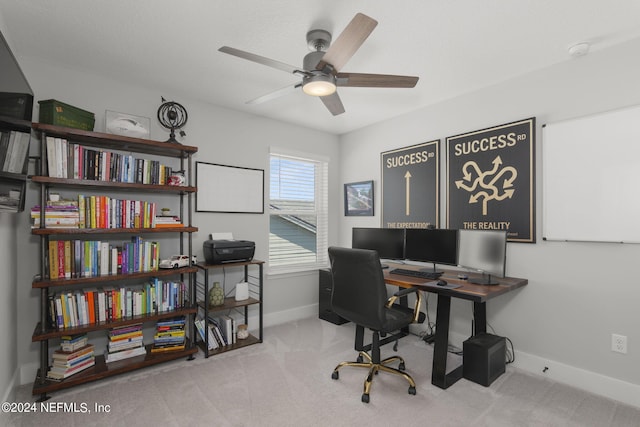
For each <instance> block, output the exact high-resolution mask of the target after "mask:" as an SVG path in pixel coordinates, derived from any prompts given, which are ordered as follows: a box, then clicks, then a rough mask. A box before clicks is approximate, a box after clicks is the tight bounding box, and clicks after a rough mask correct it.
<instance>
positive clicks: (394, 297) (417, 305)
mask: <svg viewBox="0 0 640 427" xmlns="http://www.w3.org/2000/svg"><path fill="white" fill-rule="evenodd" d="M412 293H415V294H416V303H415V305H414V307H413V323H418V319H419V318H420V307H422V292H420V289H418V288H403V289H400V290H399V291H398V292H396V293H394V294H393V295H392V296H391V298H389V299H388V300H387V305H386V306H387V308H389V307H391V306H392V305H393V303H394V302H395V301H396V300H397V299H398V298H400V297H404V296H407V295H409V294H412Z"/></svg>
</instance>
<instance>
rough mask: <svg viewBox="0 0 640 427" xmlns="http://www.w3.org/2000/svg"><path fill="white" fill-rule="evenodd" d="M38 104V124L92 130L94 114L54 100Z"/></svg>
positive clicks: (94, 120) (94, 119)
mask: <svg viewBox="0 0 640 427" xmlns="http://www.w3.org/2000/svg"><path fill="white" fill-rule="evenodd" d="M38 104H40V116H39V121H40V123H46V124H49V125H56V126H64V127H69V128H75V129H82V130H90V131H92V130H93V125H94V124H95V122H96V117H95V114H93V113H91V112H89V111H85V110H81V109H80V108H77V107H74V106H73V105H69V104H65V103H64V102H60V101H56V100H55V99H47V100H45V101H38Z"/></svg>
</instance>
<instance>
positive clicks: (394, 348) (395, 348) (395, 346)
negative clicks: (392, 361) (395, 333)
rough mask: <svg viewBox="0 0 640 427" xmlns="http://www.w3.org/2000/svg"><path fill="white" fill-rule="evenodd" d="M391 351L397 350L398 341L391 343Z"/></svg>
mask: <svg viewBox="0 0 640 427" xmlns="http://www.w3.org/2000/svg"><path fill="white" fill-rule="evenodd" d="M393 351H398V341H396V343H395V344H394V345H393Z"/></svg>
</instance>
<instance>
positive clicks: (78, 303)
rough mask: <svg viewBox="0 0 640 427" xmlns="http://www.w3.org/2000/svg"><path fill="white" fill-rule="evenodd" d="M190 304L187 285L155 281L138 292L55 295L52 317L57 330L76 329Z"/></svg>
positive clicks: (120, 289) (117, 290)
mask: <svg viewBox="0 0 640 427" xmlns="http://www.w3.org/2000/svg"><path fill="white" fill-rule="evenodd" d="M188 304H189V295H188V285H187V284H185V283H184V282H173V281H162V280H160V279H158V278H153V279H152V280H150V281H149V282H148V283H146V284H145V285H143V286H141V287H137V288H128V287H114V286H108V287H103V288H85V289H82V290H76V291H61V292H57V293H55V294H51V295H50V296H49V312H50V316H49V317H50V322H51V325H52V326H53V327H56V328H73V327H77V326H81V325H89V324H94V323H99V322H110V321H116V320H121V319H125V318H131V317H133V316H138V315H145V314H154V313H157V312H166V311H172V310H177V309H180V308H184V307H186V306H187V305H188Z"/></svg>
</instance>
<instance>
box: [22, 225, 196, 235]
mask: <svg viewBox="0 0 640 427" xmlns="http://www.w3.org/2000/svg"><path fill="white" fill-rule="evenodd" d="M196 231H198V228H197V227H156V228H32V229H31V234H36V235H41V236H42V235H52V234H56V235H60V234H72V235H79V234H146V233H194V232H196Z"/></svg>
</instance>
